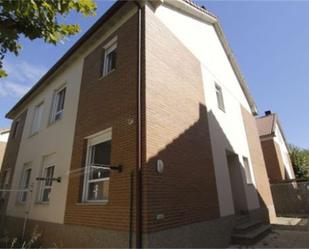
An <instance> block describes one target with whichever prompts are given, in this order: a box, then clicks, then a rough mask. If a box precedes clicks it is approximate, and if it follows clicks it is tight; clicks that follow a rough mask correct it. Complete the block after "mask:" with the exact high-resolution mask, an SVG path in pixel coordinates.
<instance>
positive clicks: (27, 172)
mask: <svg viewBox="0 0 309 249" xmlns="http://www.w3.org/2000/svg"><path fill="white" fill-rule="evenodd" d="M30 178H31V168H30V165H29V164H26V165H25V167H24V170H23V174H22V177H21V184H20V188H21V190H22V191H21V192H20V194H19V201H20V202H26V201H27V196H28V191H29V185H30Z"/></svg>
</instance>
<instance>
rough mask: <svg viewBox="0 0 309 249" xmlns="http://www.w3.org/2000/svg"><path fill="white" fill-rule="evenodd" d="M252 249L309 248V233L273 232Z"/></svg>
mask: <svg viewBox="0 0 309 249" xmlns="http://www.w3.org/2000/svg"><path fill="white" fill-rule="evenodd" d="M250 248H309V231H295V230H293V231H290V230H273V231H272V232H271V233H270V234H269V235H267V236H266V237H265V238H264V239H262V240H261V241H259V242H258V243H257V244H255V245H254V246H251V247H250Z"/></svg>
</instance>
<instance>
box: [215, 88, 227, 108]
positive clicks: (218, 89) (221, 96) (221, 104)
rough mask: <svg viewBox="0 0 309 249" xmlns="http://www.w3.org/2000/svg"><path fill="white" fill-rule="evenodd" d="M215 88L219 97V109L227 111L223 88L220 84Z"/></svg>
mask: <svg viewBox="0 0 309 249" xmlns="http://www.w3.org/2000/svg"><path fill="white" fill-rule="evenodd" d="M215 86H216V95H217V103H218V107H219V108H220V109H221V110H222V111H225V106H224V100H223V92H222V88H221V86H219V85H218V84H216V85H215Z"/></svg>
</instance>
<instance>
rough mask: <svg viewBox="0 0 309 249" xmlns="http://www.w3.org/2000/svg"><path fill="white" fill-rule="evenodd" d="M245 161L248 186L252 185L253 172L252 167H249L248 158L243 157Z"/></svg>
mask: <svg viewBox="0 0 309 249" xmlns="http://www.w3.org/2000/svg"><path fill="white" fill-rule="evenodd" d="M243 160H244V167H245V174H246V182H247V184H252V183H253V181H252V175H251V170H250V165H249V160H248V158H247V157H243Z"/></svg>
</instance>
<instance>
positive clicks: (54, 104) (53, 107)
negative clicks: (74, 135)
mask: <svg viewBox="0 0 309 249" xmlns="http://www.w3.org/2000/svg"><path fill="white" fill-rule="evenodd" d="M66 84H67V82H65V83H63V84H62V85H61V86H60V87H58V88H56V89H55V90H54V93H53V99H52V105H51V112H50V118H49V124H54V123H56V122H57V121H59V120H61V119H62V117H63V113H64V105H65V99H66V94H67V85H66ZM64 89H65V94H64V103H63V109H62V110H60V111H58V112H56V110H57V105H58V101H59V97H58V94H59V92H61V91H62V90H64ZM59 113H62V115H61V117H60V118H59V119H57V120H56V116H57V114H59Z"/></svg>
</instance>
